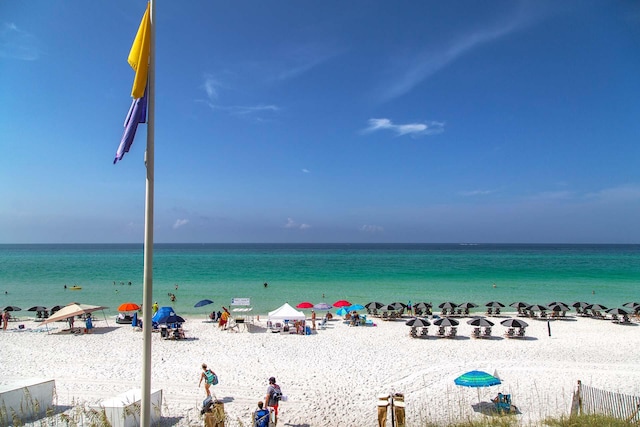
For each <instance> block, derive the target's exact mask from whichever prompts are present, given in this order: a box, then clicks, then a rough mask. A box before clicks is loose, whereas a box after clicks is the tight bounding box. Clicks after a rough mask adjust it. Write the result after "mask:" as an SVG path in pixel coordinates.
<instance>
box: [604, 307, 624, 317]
mask: <svg viewBox="0 0 640 427" xmlns="http://www.w3.org/2000/svg"><path fill="white" fill-rule="evenodd" d="M605 311H606V312H607V313H609V314H615V315H618V316H628V315H629V312H628V311H627V310H625V309H622V308H610V309H608V310H605Z"/></svg>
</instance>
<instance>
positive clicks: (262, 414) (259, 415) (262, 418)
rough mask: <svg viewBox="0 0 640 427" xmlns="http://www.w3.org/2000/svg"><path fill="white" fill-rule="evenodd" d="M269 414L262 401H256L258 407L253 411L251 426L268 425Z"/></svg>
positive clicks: (265, 426)
mask: <svg viewBox="0 0 640 427" xmlns="http://www.w3.org/2000/svg"><path fill="white" fill-rule="evenodd" d="M269 414H270V413H269V410H268V409H265V407H264V403H262V401H260V402H258V409H256V410H255V411H254V412H253V427H269Z"/></svg>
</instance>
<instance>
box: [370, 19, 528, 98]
mask: <svg viewBox="0 0 640 427" xmlns="http://www.w3.org/2000/svg"><path fill="white" fill-rule="evenodd" d="M525 16H526V14H525V13H524V12H523V11H522V10H518V11H517V12H516V14H515V15H514V16H512V17H509V18H508V19H507V22H503V23H500V24H497V25H494V26H492V27H488V28H483V29H480V30H476V31H467V32H466V33H463V34H460V35H459V36H458V37H457V38H455V39H453V40H450V41H449V42H448V43H445V44H442V45H439V46H436V47H431V48H427V49H425V50H423V51H421V52H414V53H412V55H411V56H410V57H408V58H406V59H404V60H402V59H398V58H395V60H394V61H395V62H396V63H397V64H399V65H400V66H398V67H397V69H396V70H395V71H392V76H391V81H387V82H386V84H385V85H384V87H383V88H382V90H381V92H382V100H383V101H388V100H390V99H393V98H396V97H398V96H401V95H404V94H405V93H407V92H409V91H410V90H411V89H413V88H414V87H415V86H416V85H418V84H419V83H421V82H422V81H424V80H425V79H427V78H428V77H430V76H432V75H433V74H435V73H436V72H438V71H439V70H441V69H442V68H444V67H446V66H447V65H449V64H450V63H452V62H453V61H455V60H457V59H458V58H460V57H461V56H463V55H465V54H466V53H468V52H470V51H472V50H473V49H475V48H477V47H480V46H482V45H484V44H487V43H490V42H493V41H495V40H498V39H500V38H502V37H505V36H507V35H508V34H511V33H513V32H514V31H517V30H519V29H521V28H523V27H524V26H525V25H526V23H527V22H529V20H525Z"/></svg>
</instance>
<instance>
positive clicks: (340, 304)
mask: <svg viewBox="0 0 640 427" xmlns="http://www.w3.org/2000/svg"><path fill="white" fill-rule="evenodd" d="M350 305H351V303H350V302H349V301H347V300H343V299H341V300H339V301H336V302H334V303H333V306H334V307H349V306H350Z"/></svg>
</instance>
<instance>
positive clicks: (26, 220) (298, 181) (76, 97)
mask: <svg viewBox="0 0 640 427" xmlns="http://www.w3.org/2000/svg"><path fill="white" fill-rule="evenodd" d="M145 6H146V3H145V2H144V1H138V0H136V1H131V0H111V1H92V2H51V1H48V0H33V1H29V2H24V1H3V2H0V135H1V137H0V140H1V143H0V147H2V151H3V156H2V158H1V159H0V182H1V183H2V184H1V186H0V188H1V190H0V196H1V198H2V202H1V203H0V243H76V242H77V243H85V242H86V243H111V242H132V243H138V242H142V241H143V239H144V234H143V233H144V203H145V173H146V172H145V167H144V149H145V145H146V126H145V125H141V126H140V128H139V130H138V135H137V137H136V140H135V142H134V144H133V147H132V149H131V151H130V152H129V153H128V154H127V155H125V157H124V159H123V160H122V161H121V162H119V163H118V164H116V165H114V164H113V158H114V155H115V151H116V148H117V146H118V143H119V141H120V138H121V136H122V130H123V121H124V118H125V115H126V113H127V110H128V108H129V105H130V103H131V99H130V91H131V84H132V82H133V71H132V70H131V68H130V67H129V65H128V64H127V61H126V58H127V55H128V53H129V49H130V47H131V43H132V41H133V38H134V36H135V33H136V30H137V28H138V25H139V23H140V19H141V17H142V14H143V13H144V9H145ZM156 31H157V33H156V36H157V44H156V49H157V58H156V61H157V62H156V96H157V98H156V127H155V135H156V138H155V145H156V151H155V154H156V163H155V173H156V179H155V210H154V212H155V228H154V230H155V241H156V242H220V243H225V242H239V243H242V242H284V243H287V242H292V243H293V242H426V243H430V242H437V243H442V242H451V243H462V242H465V243H466V242H495V243H499V242H503V243H524V242H530V243H543V242H550V243H639V242H640V227H639V226H638V217H639V214H640V168H639V167H638V164H639V160H640V148H639V144H638V142H639V136H640V102H639V101H638V94H639V93H640V78H639V76H640V3H638V2H636V1H616V2H603V1H589V0H585V1H564V2H557V1H511V0H509V1H491V2H477V1H455V2H440V1H426V0H425V1H409V0H408V1H400V2H397V1H394V2H392V1H377V0H367V1H358V0H355V1H348V2H345V1H333V0H329V1H322V2H302V1H279V0H274V1H264V0H260V1H257V0H248V1H244V2H224V1H209V0H199V1H189V2H169V1H158V2H157V16H156Z"/></svg>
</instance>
